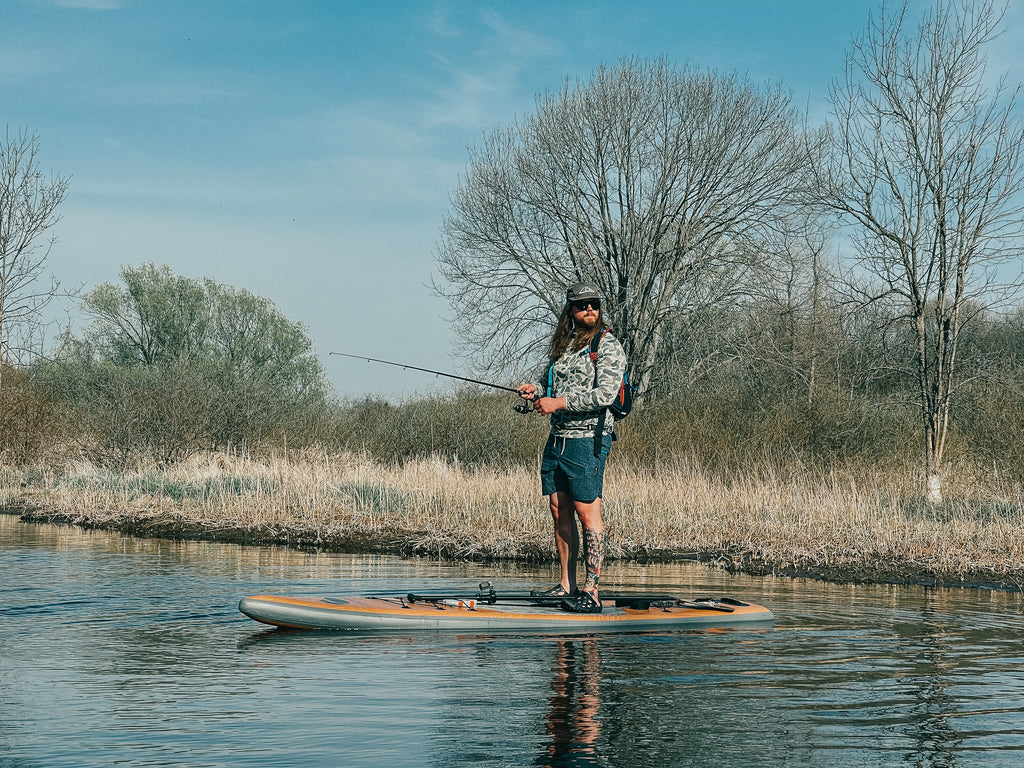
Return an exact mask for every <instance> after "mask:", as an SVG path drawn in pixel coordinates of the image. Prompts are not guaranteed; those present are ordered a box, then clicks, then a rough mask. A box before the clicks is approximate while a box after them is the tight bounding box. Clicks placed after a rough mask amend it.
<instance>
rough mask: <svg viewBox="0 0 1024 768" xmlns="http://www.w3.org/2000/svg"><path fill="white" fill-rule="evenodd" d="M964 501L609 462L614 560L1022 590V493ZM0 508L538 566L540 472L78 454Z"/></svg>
mask: <svg viewBox="0 0 1024 768" xmlns="http://www.w3.org/2000/svg"><path fill="white" fill-rule="evenodd" d="M951 485H953V486H955V487H956V488H958V489H960V492H961V495H960V496H958V497H957V498H952V499H950V500H949V501H947V502H946V503H944V504H943V505H941V506H936V507H933V506H928V505H925V504H923V503H921V502H920V501H918V500H917V484H916V482H915V479H914V478H913V477H907V476H906V475H904V474H902V473H899V472H897V471H894V470H888V471H885V470H878V471H875V470H871V469H866V468H863V467H835V468H831V469H829V470H828V471H814V470H811V469H807V468H802V467H787V468H785V469H784V470H783V469H780V468H778V467H775V466H773V465H772V464H771V463H770V462H768V461H765V462H764V463H763V465H762V466H760V467H757V468H749V467H748V468H744V470H743V472H742V474H740V473H737V475H736V476H734V477H714V476H711V475H710V474H709V473H707V472H705V471H703V470H702V469H701V468H700V467H696V466H693V465H690V464H687V463H685V462H677V463H675V464H673V465H671V466H668V467H660V468H659V469H658V471H656V472H652V471H650V470H647V469H643V468H637V467H629V466H624V465H623V464H622V463H614V464H610V465H609V468H608V473H607V476H606V487H607V494H606V499H605V507H604V511H605V520H606V525H607V528H608V536H607V542H608V550H607V551H608V557H609V558H610V559H612V560H615V559H620V560H632V561H664V560H676V559H690V560H698V561H701V562H705V563H708V564H710V565H712V566H714V567H718V568H723V569H726V570H730V571H735V572H743V573H751V574H765V573H774V574H778V575H787V576H801V577H811V578H819V579H825V580H829V581H839V582H851V581H852V582H881V583H916V584H943V585H962V586H980V587H986V588H999V589H1010V590H1015V591H1024V503H1022V502H1024V492H1022V490H1021V488H1020V487H1019V486H1018V485H1014V484H1008V485H1005V486H998V485H996V484H994V483H993V482H992V481H991V480H990V479H986V480H981V479H978V478H973V477H970V476H969V475H967V473H961V476H960V477H958V478H957V481H956V482H955V483H951ZM0 511H3V512H7V513H14V514H19V515H20V516H21V517H22V519H24V520H28V521H40V522H53V523H64V524H73V525H79V526H83V527H93V528H106V529H113V530H118V531H121V532H124V533H129V534H133V535H137V536H155V537H170V538H189V539H207V540H216V541H225V542H236V543H241V544H279V545H287V546H291V547H297V548H304V549H321V550H330V551H344V552H365V553H393V554H399V555H406V556H414V555H415V556H425V557H432V558H438V559H450V560H464V559H471V560H482V561H487V560H523V561H549V560H551V559H552V558H553V555H554V551H553V544H552V542H551V534H550V530H549V527H550V516H549V514H548V512H547V507H546V503H545V501H544V499H542V498H541V497H540V495H539V491H538V481H537V478H536V476H535V473H534V472H532V471H528V470H526V469H523V468H522V467H509V468H507V469H503V470H499V469H495V468H467V467H464V466H461V465H460V464H458V463H457V462H452V461H446V460H444V459H441V458H433V459H428V460H419V461H410V462H406V463H404V464H401V465H394V466H385V465H381V464H377V463H374V462H372V461H370V460H369V459H367V458H365V457H362V456H358V455H354V454H341V455H330V454H326V453H322V452H312V451H309V452H304V453H302V454H299V455H290V456H287V457H285V456H284V455H278V456H273V457H267V458H255V457H251V456H232V455H227V454H209V455H203V456H196V457H193V458H192V459H190V460H189V461H186V462H182V463H180V464H178V465H175V466H174V467H171V468H168V469H162V470H161V469H158V468H156V467H140V468H138V469H136V470H134V471H130V472H117V471H112V470H106V469H100V468H97V467H94V466H92V465H90V464H87V463H73V464H68V465H66V466H62V467H42V468H10V467H7V468H0Z"/></svg>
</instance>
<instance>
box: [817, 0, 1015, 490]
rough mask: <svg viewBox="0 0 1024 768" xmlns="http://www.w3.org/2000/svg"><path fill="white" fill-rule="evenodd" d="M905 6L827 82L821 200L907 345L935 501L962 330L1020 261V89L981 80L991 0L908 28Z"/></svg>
mask: <svg viewBox="0 0 1024 768" xmlns="http://www.w3.org/2000/svg"><path fill="white" fill-rule="evenodd" d="M907 6H908V2H904V3H903V4H902V5H901V6H900V7H899V8H897V9H896V12H895V13H891V14H890V13H889V10H888V9H887V8H885V7H883V9H882V12H881V14H880V15H879V16H878V17H877V18H872V19H871V20H870V21H869V23H868V27H867V30H866V32H865V33H864V34H863V36H861V37H860V38H859V39H857V40H856V41H855V42H854V44H853V46H852V49H851V51H850V53H849V55H848V59H847V68H846V77H845V79H844V80H843V81H841V82H837V83H836V84H834V86H833V89H832V103H833V108H834V113H835V118H836V125H835V131H834V139H835V153H834V155H833V160H832V163H831V165H830V166H829V167H828V168H827V171H828V174H827V178H826V179H825V182H826V185H825V189H826V197H827V200H828V203H829V204H830V205H831V206H832V208H833V209H834V210H836V211H838V212H840V213H841V214H843V215H844V216H845V217H847V219H848V220H849V221H852V222H854V223H855V224H856V225H858V226H857V227H856V228H855V229H856V232H855V245H856V248H857V253H858V255H859V259H860V262H861V263H862V264H863V266H865V267H866V268H867V269H868V270H869V271H870V272H871V273H872V274H873V275H874V276H875V277H876V278H877V280H878V281H879V283H880V286H881V288H880V290H879V291H878V292H877V294H876V295H875V297H874V298H875V299H876V300H884V301H889V302H892V301H895V302H897V303H898V304H899V305H901V307H902V310H903V311H902V312H901V316H902V319H903V322H905V323H906V324H907V325H908V330H909V333H908V334H907V336H908V338H910V339H911V340H912V341H911V343H912V344H913V354H912V363H911V366H910V369H909V370H908V371H907V373H908V374H909V375H910V376H912V377H913V379H914V380H915V381H916V386H915V390H916V395H917V396H916V400H917V404H916V405H917V408H918V409H919V412H920V417H921V421H922V423H923V428H924V430H923V434H924V464H925V476H926V483H927V494H928V498H930V499H932V500H934V501H938V500H941V497H942V485H941V467H942V460H943V452H944V448H945V443H946V435H947V429H948V426H949V418H950V398H951V395H953V393H954V391H955V390H956V388H957V386H958V385H959V384H961V383H962V381H961V379H960V377H959V371H958V366H957V362H958V359H957V352H958V344H959V341H960V337H961V332H962V330H963V328H964V326H965V324H966V323H968V322H969V321H970V319H971V313H970V312H969V309H970V308H972V307H975V308H977V307H982V308H984V307H991V306H992V305H993V302H995V301H997V299H998V297H999V295H1000V292H999V290H997V289H999V288H1006V287H1007V285H1006V284H1005V283H1004V284H1003V285H1002V286H1000V285H998V282H997V281H998V273H997V269H996V268H997V267H998V266H999V265H1000V263H1001V262H1005V261H1006V260H1007V259H1009V258H1018V257H1019V255H1020V250H1019V248H1020V234H1021V211H1022V207H1021V197H1020V193H1021V187H1022V184H1024V173H1022V170H1024V169H1022V155H1021V145H1022V141H1024V134H1022V131H1021V125H1020V122H1019V121H1018V120H1017V119H1016V118H1015V117H1014V107H1015V100H1016V95H1017V89H1012V90H1011V89H1008V88H1006V87H1005V84H1004V83H1003V82H999V83H997V84H995V85H994V86H990V85H989V80H988V78H987V76H986V71H985V65H986V59H985V56H984V50H985V48H986V46H987V45H988V44H989V43H990V42H991V41H992V40H993V39H994V38H995V37H996V36H997V34H998V33H999V32H1000V29H1001V24H1002V14H1001V13H1000V12H999V11H998V10H997V9H995V7H994V6H993V4H992V3H991V2H989V1H988V0H985V1H984V2H979V3H964V4H963V5H962V6H958V5H955V4H954V3H953V2H949V1H947V0H942V1H941V2H939V3H937V4H936V5H935V6H934V7H933V8H932V10H930V11H929V12H928V13H927V14H926V15H925V16H924V18H923V20H922V22H921V24H920V26H919V28H918V29H917V30H908V29H907V26H908V20H907Z"/></svg>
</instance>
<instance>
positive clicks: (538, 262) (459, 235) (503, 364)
mask: <svg viewBox="0 0 1024 768" xmlns="http://www.w3.org/2000/svg"><path fill="white" fill-rule="evenodd" d="M798 122H799V121H798V115H797V114H796V112H795V110H794V109H793V108H792V107H791V105H790V99H789V96H788V94H786V93H784V92H783V91H781V90H780V89H778V88H773V87H768V88H764V89H759V88H755V87H754V86H752V85H751V84H750V83H748V82H746V81H744V80H742V79H740V78H738V77H736V76H723V75H719V74H716V73H713V72H700V71H696V70H691V69H683V70H679V69H676V68H674V67H672V66H670V65H668V64H667V63H665V62H664V61H657V62H653V63H642V62H637V61H625V62H623V63H622V64H621V65H619V66H618V67H603V66H602V67H600V68H599V69H598V70H597V71H596V72H595V73H594V74H593V76H592V77H591V79H590V81H589V82H588V83H586V84H579V83H572V82H566V83H565V84H564V85H563V87H562V88H561V89H560V90H559V91H558V92H557V93H552V94H547V95H545V96H543V97H541V98H539V99H538V102H537V109H536V112H535V113H534V114H533V115H532V116H530V117H528V118H526V119H523V120H521V121H520V122H518V123H516V124H514V125H512V126H510V127H507V128H504V129H500V130H496V131H494V132H493V133H491V134H489V135H488V136H487V137H486V138H485V140H484V142H483V145H482V146H481V147H479V148H477V149H475V150H473V151H472V152H471V155H470V160H469V166H468V169H467V171H466V174H465V176H464V178H463V179H462V181H461V183H460V185H459V187H458V189H457V190H456V191H455V193H454V195H453V200H452V203H453V211H452V214H451V215H450V217H449V218H448V220H447V221H446V223H445V227H444V234H443V238H442V241H441V244H440V247H439V268H440V272H441V274H442V275H443V277H444V278H445V279H446V280H447V284H445V285H441V286H436V290H437V291H438V292H439V293H440V294H442V295H444V296H446V297H447V298H448V299H449V301H450V304H451V306H452V308H453V309H454V315H455V325H456V330H457V332H458V333H459V335H460V336H461V337H462V338H463V339H464V340H465V341H466V342H467V348H468V349H469V350H471V351H472V352H473V353H475V357H476V362H477V363H478V364H480V365H481V366H482V367H485V368H490V369H492V370H505V369H507V368H508V367H509V366H511V365H513V364H514V363H515V362H518V363H520V364H521V362H522V359H523V357H524V355H526V354H527V353H528V352H531V351H532V350H534V349H535V348H536V345H537V344H538V342H540V341H541V340H542V339H545V338H547V337H548V335H549V333H550V329H551V327H552V325H553V323H554V322H555V320H556V318H557V314H558V312H559V311H560V310H561V307H562V304H563V301H564V289H565V286H566V285H568V284H570V283H574V282H577V281H580V280H586V281H593V282H596V283H597V284H598V286H599V287H600V289H601V290H602V292H603V294H604V296H605V298H606V312H605V314H606V318H607V319H608V320H609V321H610V322H611V324H612V325H613V327H614V329H615V332H616V335H617V336H618V337H619V338H620V339H621V340H622V342H623V345H624V346H625V348H626V352H627V354H628V356H629V359H630V362H631V366H632V369H633V379H634V381H635V383H636V384H637V385H638V386H639V388H640V391H641V392H643V391H645V390H646V389H647V387H648V385H649V383H650V380H651V374H652V370H653V368H654V365H655V360H656V357H657V355H658V352H659V347H660V346H661V343H662V339H663V333H664V330H665V328H666V325H667V324H668V323H669V322H670V321H671V320H672V318H673V316H674V315H676V314H677V313H679V312H682V311H686V309H687V308H690V309H692V308H693V307H694V306H698V305H706V304H708V303H713V302H715V301H717V300H720V299H721V298H722V297H723V296H726V295H728V294H729V293H730V292H731V291H733V290H734V288H735V286H736V285H737V283H738V280H739V278H740V277H741V276H742V275H743V274H744V272H745V271H746V269H747V267H748V265H749V259H750V258H751V254H753V253H756V251H757V249H756V248H755V247H751V243H753V242H756V241H758V240H759V239H761V237H762V236H763V235H764V233H765V231H766V230H768V229H770V228H772V227H773V226H778V225H779V224H780V222H781V221H782V219H783V218H784V217H785V215H786V214H787V213H788V212H789V211H790V210H791V209H792V207H793V205H794V204H795V196H794V190H795V189H796V188H797V187H798V186H799V184H800V183H801V181H802V174H803V172H804V169H805V160H804V158H805V156H806V155H805V153H804V152H802V151H801V146H806V145H803V144H802V142H801V141H800V139H799V137H798V130H797V125H798Z"/></svg>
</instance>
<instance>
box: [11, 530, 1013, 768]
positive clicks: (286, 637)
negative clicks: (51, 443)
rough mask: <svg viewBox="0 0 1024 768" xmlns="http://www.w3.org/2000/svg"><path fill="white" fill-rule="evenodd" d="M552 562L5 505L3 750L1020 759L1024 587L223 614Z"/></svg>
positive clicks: (526, 577) (607, 758)
mask: <svg viewBox="0 0 1024 768" xmlns="http://www.w3.org/2000/svg"><path fill="white" fill-rule="evenodd" d="M551 576H552V571H551V569H550V568H547V567H537V566H515V565H499V566H492V565H482V564H474V563H440V562H434V561H430V560H425V559H418V560H403V559H399V558H394V557H383V556H352V555H336V554H311V553H302V552H295V551H290V550H287V549H283V548H270V547H240V546H235V545H229V544H216V543H206V542H188V541H183V542H182V541H162V540H153V539H138V538H132V537H127V536H121V535H119V534H116V533H110V532H103V531H87V530H82V529H78V528H74V527H58V526H50V525H39V524H26V523H22V522H20V521H19V520H18V519H17V518H16V517H14V516H11V515H3V514H0V767H2V768H36V767H39V768H42V767H43V766H46V767H47V768H49V767H51V766H111V765H117V766H388V767H389V768H400V767H402V766H470V765H472V766H615V767H618V766H622V767H623V768H632V767H633V766H659V767H660V766H709V767H710V766H715V767H716V768H720V767H721V766H727V767H729V766H738V767H745V766H772V767H773V768H778V767H779V766H815V767H818V768H822V767H827V766H837V767H838V766H843V768H850V766H872V767H874V766H949V767H950V768H952V767H953V766H958V767H959V768H968V767H972V766H986V767H995V766H1019V765H1021V764H1024V642H1022V641H1024V629H1022V621H1021V615H1022V610H1024V604H1022V597H1021V595H1020V594H1019V593H1005V592H988V591H980V590H972V589H963V590H959V589H935V588H923V587H906V586H877V585H876V586H871V585H868V586H865V585H833V584H826V583H821V582H815V581H809V580H800V579H790V578H781V577H780V578H773V577H764V578H762V577H758V578H751V577H745V576H735V575H730V574H726V573H723V572H719V571H714V570H710V569H707V568H705V567H703V566H699V565H695V564H671V565H649V566H642V565H627V564H621V563H610V564H608V565H607V566H606V569H605V574H604V578H603V581H604V582H606V584H607V585H614V586H621V587H622V588H624V589H636V588H641V587H643V588H649V589H651V590H653V591H658V592H662V591H671V592H673V593H676V594H680V595H683V596H687V597H699V596H702V595H731V596H734V597H740V598H743V599H746V600H751V601H753V602H757V603H761V604H764V605H767V606H768V607H770V608H771V609H772V610H773V611H774V612H775V614H776V616H777V619H776V621H775V623H774V625H773V626H771V627H770V628H764V627H757V628H748V629H733V630H700V631H680V632H667V633H655V634H625V635H617V634H615V635H607V636H587V637H534V636H525V635H524V636H517V635H511V636H503V635H502V636H472V635H454V634H444V633H431V632H428V633H420V634H410V635H409V636H399V635H373V634H363V633H319V632H299V631H295V632H290V631H283V630H274V629H272V628H269V627H265V626H263V625H260V624H257V623H255V622H253V621H251V620H249V619H247V618H246V617H244V616H243V615H241V614H240V613H238V611H237V604H238V599H239V598H240V597H241V596H243V595H247V594H259V593H271V594H275V593H276V594H295V595H299V594H332V595H343V594H365V593H371V592H372V593H380V592H395V593H403V592H406V591H411V590H421V591H422V590H429V589H436V588H437V587H438V585H440V584H442V583H443V584H444V585H445V586H446V587H447V586H450V585H452V584H455V585H458V586H460V587H468V588H475V586H476V584H477V582H479V581H482V580H488V581H492V582H494V583H495V584H496V585H501V586H502V587H504V588H508V589H521V588H524V587H533V586H537V585H546V584H547V583H548V582H549V581H550V580H551ZM606 588H607V586H606Z"/></svg>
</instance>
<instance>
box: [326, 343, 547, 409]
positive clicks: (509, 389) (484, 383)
mask: <svg viewBox="0 0 1024 768" xmlns="http://www.w3.org/2000/svg"><path fill="white" fill-rule="evenodd" d="M329 354H331V355H337V356H338V357H351V358H353V359H355V360H365V361H366V362H368V363H381V364H382V365H393V366H395V367H396V368H407V369H409V370H411V371H422V372H423V373H432V374H434V375H435V376H445V377H446V378H449V379H457V380H458V381H466V382H469V383H470V384H480V385H481V386H484V387H490V388H491V389H500V390H502V391H503V392H515V393H516V394H517V395H518V394H519V390H518V389H513V388H512V387H503V386H502V385H501V384H492V383H491V382H489V381H480V379H470V378H467V377H465V376H456V375H455V374H454V373H445V372H444V371H433V370H431V369H430V368H420V367H419V366H417V365H409V364H408V363H395V362H392V361H391V360H379V359H378V358H376V357H364V356H362V355H349V354H346V353H345V352H330V353H329ZM533 399H534V400H538V399H539V397H538V396H535V397H534V398H533ZM515 410H517V411H518V412H519V413H529V412H530V411H532V410H533V408H532V406H528V405H526V404H525V403H522V404H520V405H517V406H516V407H515Z"/></svg>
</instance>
